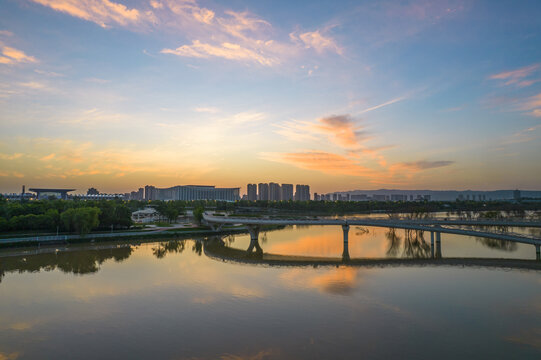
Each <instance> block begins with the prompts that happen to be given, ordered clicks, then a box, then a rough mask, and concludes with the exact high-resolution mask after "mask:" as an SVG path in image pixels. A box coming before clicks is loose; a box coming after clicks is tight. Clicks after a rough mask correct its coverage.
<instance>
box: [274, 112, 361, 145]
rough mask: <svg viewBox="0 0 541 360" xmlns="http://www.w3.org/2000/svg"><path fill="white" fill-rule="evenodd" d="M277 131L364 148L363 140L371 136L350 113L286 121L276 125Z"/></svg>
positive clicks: (312, 139)
mask: <svg viewBox="0 0 541 360" xmlns="http://www.w3.org/2000/svg"><path fill="white" fill-rule="evenodd" d="M275 127H277V128H278V130H276V133H278V134H280V135H282V136H284V137H287V138H289V139H291V140H296V141H321V137H322V136H324V137H326V138H327V139H328V140H329V141H331V142H332V143H334V144H335V145H338V146H339V147H341V148H344V149H350V150H359V151H360V150H362V149H363V148H364V146H363V144H362V141H365V140H368V139H369V137H368V135H367V133H366V131H364V130H363V127H362V126H361V125H360V124H359V123H358V121H355V120H354V119H353V118H352V117H351V116H350V115H349V114H341V115H330V116H327V117H323V118H320V119H317V120H316V121H299V120H293V121H285V122H283V123H281V124H277V125H275Z"/></svg>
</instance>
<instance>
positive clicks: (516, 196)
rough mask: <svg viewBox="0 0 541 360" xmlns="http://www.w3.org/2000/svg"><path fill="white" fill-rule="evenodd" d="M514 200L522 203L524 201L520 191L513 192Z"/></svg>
mask: <svg viewBox="0 0 541 360" xmlns="http://www.w3.org/2000/svg"><path fill="white" fill-rule="evenodd" d="M513 199H514V200H515V201H520V200H521V199H522V196H521V194H520V190H519V189H516V190H515V191H513Z"/></svg>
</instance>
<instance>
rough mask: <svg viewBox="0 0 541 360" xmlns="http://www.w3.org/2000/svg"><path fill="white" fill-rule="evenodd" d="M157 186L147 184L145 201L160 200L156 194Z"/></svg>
mask: <svg viewBox="0 0 541 360" xmlns="http://www.w3.org/2000/svg"><path fill="white" fill-rule="evenodd" d="M156 195H157V194H156V187H155V186H152V185H146V186H145V201H150V200H158V198H157V196H156Z"/></svg>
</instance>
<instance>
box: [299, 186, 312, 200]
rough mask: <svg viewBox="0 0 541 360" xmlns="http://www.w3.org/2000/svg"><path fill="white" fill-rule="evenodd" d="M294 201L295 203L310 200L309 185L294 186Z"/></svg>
mask: <svg viewBox="0 0 541 360" xmlns="http://www.w3.org/2000/svg"><path fill="white" fill-rule="evenodd" d="M295 200H296V201H308V200H310V186H309V185H295Z"/></svg>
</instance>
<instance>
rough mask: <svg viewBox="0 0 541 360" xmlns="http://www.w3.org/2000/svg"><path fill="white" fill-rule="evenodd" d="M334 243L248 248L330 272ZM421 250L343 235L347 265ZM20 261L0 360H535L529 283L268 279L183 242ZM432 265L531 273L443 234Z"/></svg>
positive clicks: (4, 257) (462, 277)
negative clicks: (478, 263)
mask: <svg viewBox="0 0 541 360" xmlns="http://www.w3.org/2000/svg"><path fill="white" fill-rule="evenodd" d="M366 230H368V232H366ZM341 238H342V231H341V229H340V227H331V226H329V227H322V226H311V227H291V228H286V229H283V230H277V231H272V232H267V233H264V234H261V241H260V244H261V246H262V248H263V250H264V251H265V252H266V253H273V254H281V255H297V256H317V257H335V258H339V257H340V256H341V254H342V250H343V248H342V241H341ZM224 240H225V243H226V244H227V245H228V246H230V247H233V248H237V249H246V248H247V247H248V243H249V237H248V236H247V235H236V236H234V237H228V238H225V239H224ZM429 243H430V238H429V236H426V234H425V239H424V241H423V238H422V237H420V236H419V234H416V233H409V234H408V233H406V232H404V231H403V230H397V231H396V232H394V233H391V232H390V231H389V230H388V229H377V228H366V229H365V228H356V227H352V228H351V230H350V244H349V252H350V256H351V257H352V258H385V257H396V258H402V257H424V256H428V254H429V253H430V248H429V247H428V252H427V250H426V249H427V248H426V244H429ZM20 251H21V250H13V249H12V250H9V251H8V250H4V251H2V252H0V269H1V271H2V274H1V275H0V276H1V282H0V359H6V358H7V359H27V358H28V359H37V358H39V359H41V358H45V359H53V358H69V359H95V358H102V359H118V358H132V359H133V358H155V359H158V358H160V359H161V358H164V359H186V358H189V359H216V358H221V359H274V358H286V359H341V358H349V359H351V358H355V359H357V358H381V359H386V358H417V359H420V358H424V359H433V358H444V359H445V358H448V359H456V358H459V357H463V358H488V357H491V358H493V359H509V358H520V359H539V358H541V276H540V275H541V272H539V271H534V270H529V271H526V270H513V269H508V268H507V269H498V268H496V269H494V268H491V269H488V268H483V267H451V266H422V265H421V264H420V265H419V266H407V267H403V266H394V267H372V268H367V267H353V266H344V265H340V266H337V267H336V266H331V267H322V266H318V267H312V266H310V267H290V266H278V267H270V266H262V265H254V264H242V263H236V262H231V261H226V262H224V261H221V260H219V259H214V258H210V257H208V256H206V255H205V251H204V244H203V242H202V241H198V240H197V239H195V240H185V241H178V240H171V241H160V242H155V243H143V244H139V245H132V246H124V245H118V246H116V244H103V243H100V244H98V245H96V246H85V247H81V246H72V247H71V248H69V249H68V251H64V249H62V250H61V251H58V252H48V253H42V254H34V255H33V254H31V253H26V254H24V255H22V254H20ZM42 251H43V250H42ZM47 251H48V250H47ZM15 252H19V255H15ZM442 253H443V256H444V257H492V258H518V259H528V260H529V259H535V251H534V248H533V246H525V245H524V246H523V245H509V244H502V243H498V242H487V241H484V240H479V239H474V238H467V237H460V236H453V235H447V234H442ZM8 255H9V256H8Z"/></svg>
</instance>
